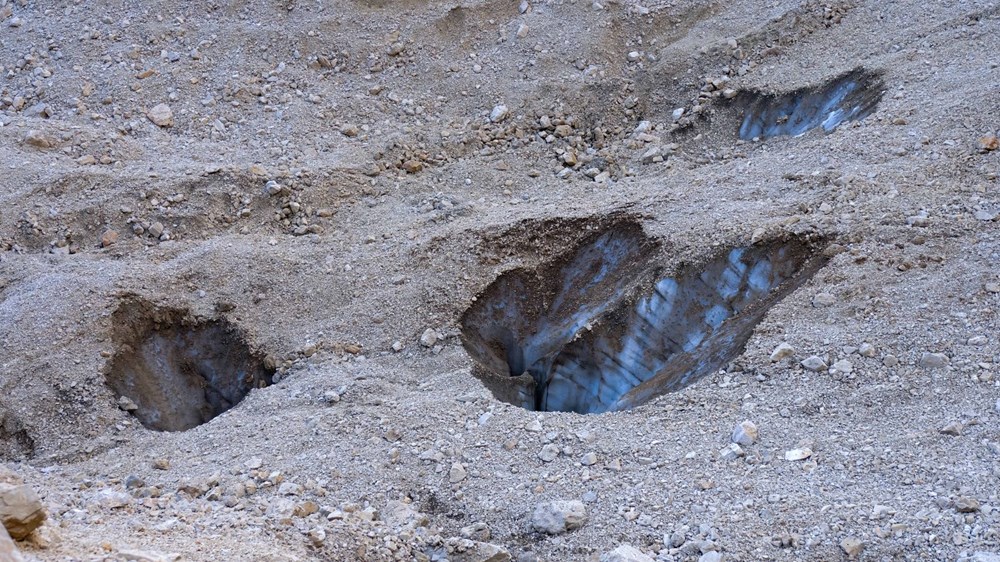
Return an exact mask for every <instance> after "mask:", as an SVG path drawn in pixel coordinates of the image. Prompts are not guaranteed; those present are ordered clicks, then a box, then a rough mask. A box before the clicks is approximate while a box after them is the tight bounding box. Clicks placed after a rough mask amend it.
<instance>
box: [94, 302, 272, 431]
mask: <svg viewBox="0 0 1000 562" xmlns="http://www.w3.org/2000/svg"><path fill="white" fill-rule="evenodd" d="M113 322H114V331H115V340H116V343H117V344H118V349H119V351H118V353H117V354H116V355H115V356H114V357H113V359H112V360H111V363H110V367H109V370H108V373H107V376H106V380H107V384H108V386H109V387H110V388H111V390H112V391H113V392H114V393H115V395H116V396H119V397H125V398H127V399H128V400H121V399H120V402H119V403H120V404H125V406H124V407H125V408H126V409H128V410H130V411H131V412H132V414H134V415H135V416H136V417H137V418H138V419H139V421H140V422H141V423H142V425H144V426H146V427H147V428H149V429H153V430H157V431H184V430H186V429H191V428H192V427H196V426H198V425H201V424H203V423H205V422H208V421H209V420H211V419H212V418H214V417H216V416H218V415H219V414H221V413H223V412H225V411H227V410H229V409H230V408H232V407H233V406H235V405H236V404H238V403H239V402H240V401H241V400H243V398H244V397H245V396H246V395H247V394H248V393H249V392H250V390H251V389H254V388H262V387H265V386H268V385H270V384H271V382H272V376H273V375H274V370H273V369H270V368H268V367H267V366H265V361H264V359H263V358H262V357H261V356H260V355H258V354H256V353H254V351H253V350H251V348H250V347H249V345H248V344H247V343H246V341H245V340H244V338H243V336H242V334H241V333H240V331H239V330H237V329H236V328H235V327H233V326H232V325H230V324H229V323H228V322H227V321H226V320H224V319H214V320H203V321H196V320H192V319H190V318H189V317H188V315H187V314H185V313H184V312H183V311H179V310H175V309H162V308H157V307H154V306H153V305H150V304H149V303H145V302H140V303H129V304H125V305H122V306H121V307H119V309H118V310H117V311H116V312H115V314H114V315H113ZM128 401H131V402H132V404H128Z"/></svg>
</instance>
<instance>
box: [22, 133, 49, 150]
mask: <svg viewBox="0 0 1000 562" xmlns="http://www.w3.org/2000/svg"><path fill="white" fill-rule="evenodd" d="M24 143H25V144H28V145H31V146H34V147H35V148H52V147H53V146H54V145H55V144H56V141H55V140H54V139H52V138H50V137H48V136H46V135H45V134H44V133H42V132H40V131H34V130H32V131H28V134H27V135H25V136H24Z"/></svg>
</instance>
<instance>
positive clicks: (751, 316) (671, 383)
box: [462, 223, 823, 413]
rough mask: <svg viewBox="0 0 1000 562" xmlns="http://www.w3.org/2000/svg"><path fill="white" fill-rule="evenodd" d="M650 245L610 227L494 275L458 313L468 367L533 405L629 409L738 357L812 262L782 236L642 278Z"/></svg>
mask: <svg viewBox="0 0 1000 562" xmlns="http://www.w3.org/2000/svg"><path fill="white" fill-rule="evenodd" d="M654 248H655V243H653V242H652V241H650V240H648V239H646V238H645V237H644V235H643V234H642V232H641V227H639V226H638V225H635V224H631V223H630V224H626V225H618V226H615V227H613V228H611V229H610V230H608V231H606V232H604V233H602V234H601V235H599V236H597V237H592V238H591V239H589V240H586V241H584V242H583V243H582V244H581V245H580V246H579V247H578V248H577V249H576V250H575V251H573V252H571V255H570V256H568V257H567V258H566V259H563V260H559V261H558V262H557V263H551V264H543V265H542V266H540V267H538V268H537V269H534V270H530V271H529V270H524V269H518V270H513V271H510V272H507V273H505V274H503V275H501V276H500V277H499V278H497V279H496V281H494V282H493V283H491V284H490V286H489V287H487V288H486V290H485V291H484V293H483V294H482V295H480V296H479V297H478V298H477V299H476V302H475V303H474V305H473V306H472V307H470V309H469V310H467V311H466V313H465V314H464V315H463V317H462V340H463V343H464V345H465V348H466V350H467V351H468V353H469V354H470V355H471V356H472V357H473V359H474V360H475V361H476V362H477V364H478V366H477V368H476V369H474V373H475V374H476V375H477V376H478V377H479V378H480V379H482V380H483V381H484V383H485V384H486V385H487V386H488V387H489V388H490V389H491V390H492V391H493V392H494V395H496V396H497V398H498V399H500V400H504V401H506V402H509V403H512V404H515V405H518V406H522V407H524V408H528V409H532V410H542V411H567V412H578V413H600V412H606V411H614V410H623V409H628V408H633V407H635V406H638V405H640V404H643V403H645V402H646V401H648V400H650V399H652V398H654V397H656V396H659V395H661V394H664V393H667V392H672V391H676V390H679V389H681V388H683V387H685V386H687V385H688V384H690V383H692V382H694V381H695V380H697V379H698V378H699V377H701V376H703V375H705V374H707V373H710V372H712V371H713V370H715V369H718V368H719V367H721V366H722V365H724V364H725V363H726V362H728V361H730V360H731V359H733V358H734V357H736V356H737V355H739V354H740V353H742V351H743V348H744V346H745V344H746V342H747V340H748V339H749V338H750V335H751V334H752V333H753V329H754V327H755V326H756V325H757V324H758V323H759V322H760V320H761V319H762V318H763V317H764V314H766V312H767V310H768V309H769V308H770V307H772V306H773V305H774V304H776V303H777V302H778V301H780V300H781V299H782V298H784V297H785V296H786V295H788V294H789V293H790V292H791V291H793V290H794V289H795V288H797V287H799V286H800V285H801V284H802V283H803V282H805V281H806V280H808V279H809V278H810V277H812V275H814V274H815V272H816V271H817V270H818V269H819V268H820V267H821V266H822V263H823V258H822V256H821V255H819V254H817V253H816V252H815V246H814V245H812V244H809V243H808V242H806V241H804V240H799V239H790V240H785V241H772V242H769V243H764V244H759V245H753V246H749V247H740V248H731V249H729V250H727V251H725V252H722V253H713V254H711V255H710V256H707V259H706V260H705V261H704V262H702V263H701V264H700V265H697V266H687V267H684V268H683V269H682V270H681V271H678V272H676V273H675V274H673V275H669V276H664V275H662V274H654V275H652V276H650V275H649V273H650V269H651V265H652V264H651V263H650V261H651V258H652V257H653V254H654V252H653V251H652V250H653V249H654ZM651 279H656V281H655V282H654V283H653V284H652V285H653V286H652V287H650V286H649V280H651Z"/></svg>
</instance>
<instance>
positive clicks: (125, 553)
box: [118, 549, 181, 562]
mask: <svg viewBox="0 0 1000 562" xmlns="http://www.w3.org/2000/svg"><path fill="white" fill-rule="evenodd" d="M118 556H119V558H120V559H121V560H125V561H127V562H179V561H180V560H181V555H180V554H175V553H162V552H155V551H151V550H133V549H122V550H119V551H118Z"/></svg>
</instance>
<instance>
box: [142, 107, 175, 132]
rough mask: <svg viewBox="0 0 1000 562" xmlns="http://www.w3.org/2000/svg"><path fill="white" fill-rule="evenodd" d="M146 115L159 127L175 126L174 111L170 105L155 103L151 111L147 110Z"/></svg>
mask: <svg viewBox="0 0 1000 562" xmlns="http://www.w3.org/2000/svg"><path fill="white" fill-rule="evenodd" d="M146 117H148V118H149V120H150V121H152V122H153V124H154V125H156V126H157V127H173V126H174V112H173V111H171V109H170V106H169V105H167V104H165V103H161V104H157V105H154V106H153V107H152V108H151V109H150V110H149V111H147V112H146Z"/></svg>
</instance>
